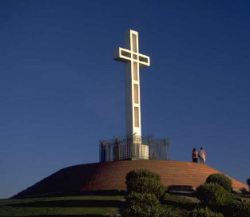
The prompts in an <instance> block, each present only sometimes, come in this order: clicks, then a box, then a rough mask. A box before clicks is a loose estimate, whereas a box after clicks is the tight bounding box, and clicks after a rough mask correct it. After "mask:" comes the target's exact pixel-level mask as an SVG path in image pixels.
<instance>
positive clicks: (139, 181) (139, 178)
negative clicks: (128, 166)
mask: <svg viewBox="0 0 250 217" xmlns="http://www.w3.org/2000/svg"><path fill="white" fill-rule="evenodd" d="M126 184H127V191H128V193H130V192H137V193H149V194H155V196H156V197H157V198H160V197H161V196H162V195H163V193H164V191H165V189H164V187H163V186H162V185H161V181H160V176H159V175H158V174H155V173H152V172H150V171H147V170H137V171H131V172H129V173H128V174H127V176H126Z"/></svg>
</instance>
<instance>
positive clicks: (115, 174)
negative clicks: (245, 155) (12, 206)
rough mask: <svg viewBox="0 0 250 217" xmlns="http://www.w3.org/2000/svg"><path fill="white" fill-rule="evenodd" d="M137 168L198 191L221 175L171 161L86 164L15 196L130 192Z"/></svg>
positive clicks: (168, 184)
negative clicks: (130, 178) (131, 175)
mask: <svg viewBox="0 0 250 217" xmlns="http://www.w3.org/2000/svg"><path fill="white" fill-rule="evenodd" d="M135 169H147V170H150V171H152V172H155V173H158V174H159V175H160V176H161V182H162V184H163V185H164V186H165V187H168V188H171V187H173V186H181V187H182V186H186V187H189V188H192V189H195V188H197V187H198V186H199V185H201V184H203V183H204V182H205V180H206V178H207V177H208V176H209V175H210V174H213V173H221V172H220V171H218V170H216V169H214V168H212V167H209V166H207V165H202V164H197V163H191V162H181V161H168V160H165V161H164V160H136V161H129V160H126V161H113V162H106V163H92V164H82V165H76V166H71V167H67V168H64V169H61V170H59V171H58V172H56V173H54V174H52V175H50V176H48V177H47V178H45V179H43V180H42V181H40V182H38V183H36V184H35V185H33V186H31V187H29V188H27V189H26V190H24V191H22V192H20V193H18V194H17V195H16V196H15V197H20V198H21V197H31V196H40V195H41V196H42V195H53V194H61V195H63V194H69V193H76V192H78V193H81V192H83V191H106V190H126V184H125V177H126V174H127V173H128V172H129V171H131V170H135ZM229 178H230V179H231V180H232V184H233V189H234V190H237V191H240V190H243V189H247V186H246V185H245V184H243V183H242V182H240V181H238V180H236V179H234V178H232V177H229Z"/></svg>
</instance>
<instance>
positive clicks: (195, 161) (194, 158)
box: [192, 148, 199, 163]
mask: <svg viewBox="0 0 250 217" xmlns="http://www.w3.org/2000/svg"><path fill="white" fill-rule="evenodd" d="M198 157H199V153H198V151H197V150H196V148H193V151H192V159H193V162H194V163H198Z"/></svg>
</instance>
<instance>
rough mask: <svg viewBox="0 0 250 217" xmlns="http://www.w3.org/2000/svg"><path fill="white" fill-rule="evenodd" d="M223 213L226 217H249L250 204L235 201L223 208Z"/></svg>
mask: <svg viewBox="0 0 250 217" xmlns="http://www.w3.org/2000/svg"><path fill="white" fill-rule="evenodd" d="M222 212H223V214H224V216H226V217H249V216H250V204H249V203H246V202H241V201H233V202H231V203H229V204H228V205H226V206H225V207H223V208H222Z"/></svg>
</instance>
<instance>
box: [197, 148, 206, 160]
mask: <svg viewBox="0 0 250 217" xmlns="http://www.w3.org/2000/svg"><path fill="white" fill-rule="evenodd" d="M199 158H200V162H201V163H202V164H205V163H206V158H207V153H206V151H205V150H204V149H203V147H201V148H200V151H199Z"/></svg>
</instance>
